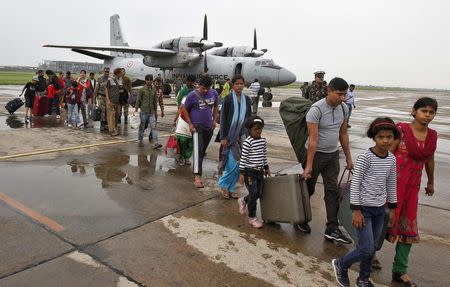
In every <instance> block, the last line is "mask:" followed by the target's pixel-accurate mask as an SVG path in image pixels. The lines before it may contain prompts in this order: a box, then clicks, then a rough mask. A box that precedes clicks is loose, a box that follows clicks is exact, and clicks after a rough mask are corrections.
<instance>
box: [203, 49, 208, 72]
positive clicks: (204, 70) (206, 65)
mask: <svg viewBox="0 0 450 287" xmlns="http://www.w3.org/2000/svg"><path fill="white" fill-rule="evenodd" d="M206 54H207V53H206V51H205V60H204V61H203V72H204V73H208V63H207V61H206V59H207V57H206Z"/></svg>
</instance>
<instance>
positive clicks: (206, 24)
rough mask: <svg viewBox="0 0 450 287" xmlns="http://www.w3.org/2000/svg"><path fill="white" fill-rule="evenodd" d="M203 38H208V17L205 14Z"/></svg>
mask: <svg viewBox="0 0 450 287" xmlns="http://www.w3.org/2000/svg"><path fill="white" fill-rule="evenodd" d="M203 39H204V40H208V19H207V17H206V14H205V18H204V19H203Z"/></svg>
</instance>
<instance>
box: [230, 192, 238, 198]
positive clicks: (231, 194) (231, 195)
mask: <svg viewBox="0 0 450 287" xmlns="http://www.w3.org/2000/svg"><path fill="white" fill-rule="evenodd" d="M230 197H231V198H234V199H238V198H239V195H238V194H237V192H230Z"/></svg>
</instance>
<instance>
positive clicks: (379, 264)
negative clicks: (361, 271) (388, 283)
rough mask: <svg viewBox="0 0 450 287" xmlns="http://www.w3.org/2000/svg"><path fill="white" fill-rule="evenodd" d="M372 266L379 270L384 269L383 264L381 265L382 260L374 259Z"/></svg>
mask: <svg viewBox="0 0 450 287" xmlns="http://www.w3.org/2000/svg"><path fill="white" fill-rule="evenodd" d="M372 268H373V269H378V270H380V269H382V268H383V266H382V265H381V262H380V260H378V259H374V260H373V261H372Z"/></svg>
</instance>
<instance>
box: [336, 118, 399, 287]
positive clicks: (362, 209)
mask: <svg viewBox="0 0 450 287" xmlns="http://www.w3.org/2000/svg"><path fill="white" fill-rule="evenodd" d="M367 136H368V137H369V138H371V139H373V141H374V142H375V146H373V147H371V148H370V149H369V150H367V151H365V152H364V153H362V154H361V155H359V157H358V160H357V162H356V166H355V170H354V172H353V178H352V183H351V187H350V207H351V209H352V210H353V216H352V224H353V226H354V227H355V228H356V229H357V231H358V238H359V240H358V244H357V246H356V248H355V249H354V250H352V251H350V252H348V253H347V254H345V255H344V256H343V257H341V258H339V259H333V261H332V265H333V268H334V271H335V275H336V280H337V281H338V283H339V285H340V286H345V287H347V286H350V282H349V278H348V269H349V268H350V266H352V264H353V263H356V262H360V268H359V277H358V279H357V280H356V286H364V287H366V286H367V287H371V286H374V285H373V283H372V282H370V280H369V278H370V271H371V267H372V259H373V256H374V254H375V250H376V248H375V245H376V242H378V239H379V237H380V236H381V233H382V229H383V225H384V217H385V211H384V209H385V205H386V202H387V204H388V207H389V225H390V226H392V224H393V222H394V217H395V208H396V207H397V191H396V188H397V174H396V159H395V156H394V155H393V154H392V153H390V152H389V146H390V145H391V144H392V143H393V141H394V140H396V139H398V138H399V136H400V133H399V131H398V130H397V128H396V126H395V124H394V121H392V120H391V119H390V118H377V119H376V120H374V121H373V122H372V124H371V125H370V127H369V129H368V131H367Z"/></svg>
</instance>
